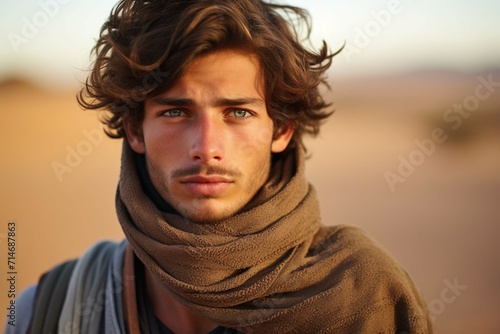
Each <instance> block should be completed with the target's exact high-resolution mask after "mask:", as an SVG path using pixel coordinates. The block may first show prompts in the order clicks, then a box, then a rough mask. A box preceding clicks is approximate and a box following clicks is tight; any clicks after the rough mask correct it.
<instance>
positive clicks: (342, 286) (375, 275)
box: [116, 141, 432, 334]
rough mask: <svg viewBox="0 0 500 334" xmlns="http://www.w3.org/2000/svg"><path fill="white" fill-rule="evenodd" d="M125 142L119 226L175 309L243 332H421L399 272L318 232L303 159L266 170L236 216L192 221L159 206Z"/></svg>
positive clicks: (342, 229)
mask: <svg viewBox="0 0 500 334" xmlns="http://www.w3.org/2000/svg"><path fill="white" fill-rule="evenodd" d="M137 161H138V157H137V154H136V153H134V152H133V151H132V150H131V149H130V147H129V145H128V144H127V143H126V141H124V146H123V155H122V169H121V175H120V181H119V186H118V190H117V196H116V207H117V213H118V219H119V221H120V224H121V226H122V228H123V231H124V233H125V236H126V238H127V240H128V242H129V244H130V246H131V247H132V249H133V251H134V253H135V254H136V256H137V257H138V258H139V259H140V260H141V262H143V264H144V265H145V268H146V270H149V271H151V273H152V274H153V275H155V276H156V277H157V278H158V279H159V280H160V281H161V282H162V284H163V286H164V288H165V289H166V290H167V291H168V292H169V293H170V294H171V295H172V296H173V297H174V298H175V299H176V300H178V301H179V302H181V303H182V304H184V305H185V306H186V307H188V308H189V309H191V310H192V311H194V312H196V313H198V314H200V315H201V316H203V317H206V318H209V319H211V320H213V321H215V322H217V323H219V324H220V325H222V326H225V327H230V328H235V329H238V330H240V331H242V332H245V333H252V332H253V333H395V332H397V333H399V332H407V333H412V334H413V333H429V332H432V329H431V326H430V323H429V320H428V316H427V312H426V309H425V304H424V302H423V301H422V299H421V297H420V295H419V293H418V291H417V290H416V288H415V286H414V284H413V282H412V281H411V279H410V278H409V276H408V275H407V274H406V272H405V271H404V270H403V269H402V268H401V267H400V266H399V265H398V264H397V263H396V262H395V261H394V260H393V259H392V258H391V257H390V256H389V255H388V254H387V253H386V252H385V251H383V250H382V249H381V248H380V247H379V246H378V245H377V244H376V243H374V242H373V241H372V240H371V239H370V238H368V237H367V236H366V235H365V233H364V232H362V231H361V230H359V229H358V228H354V227H348V226H325V225H323V224H322V223H321V219H320V209H319V204H318V200H317V196H316V193H315V191H314V188H313V187H312V186H311V185H310V184H308V182H307V181H306V179H305V175H304V165H305V163H304V152H303V151H302V150H300V149H296V150H291V151H289V152H288V153H286V154H283V155H282V156H280V157H279V158H278V159H276V161H274V162H273V165H272V168H271V172H270V176H269V178H268V180H267V182H266V183H265V185H264V186H263V187H262V188H261V190H260V191H259V192H258V193H257V194H256V196H255V197H254V198H253V199H252V200H251V201H250V202H249V203H248V204H247V205H246V206H245V207H244V208H243V209H242V210H241V211H240V212H239V213H238V214H236V215H234V216H232V217H230V218H228V219H225V220H222V221H218V222H214V223H195V222H192V221H189V220H188V219H186V218H184V217H182V216H180V215H178V214H175V213H172V212H165V211H162V210H161V209H159V208H158V206H157V205H155V203H154V202H153V201H152V200H151V198H150V197H149V196H148V195H147V194H146V193H145V192H144V190H143V189H142V186H141V181H140V177H139V173H138V172H137Z"/></svg>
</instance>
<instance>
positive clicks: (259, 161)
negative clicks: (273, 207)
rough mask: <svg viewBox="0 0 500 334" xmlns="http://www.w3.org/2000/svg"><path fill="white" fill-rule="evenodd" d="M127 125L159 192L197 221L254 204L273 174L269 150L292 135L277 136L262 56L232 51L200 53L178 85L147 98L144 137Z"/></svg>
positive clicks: (288, 132) (278, 148)
mask: <svg viewBox="0 0 500 334" xmlns="http://www.w3.org/2000/svg"><path fill="white" fill-rule="evenodd" d="M125 129H126V132H127V138H128V141H129V143H130V145H131V147H132V149H133V150H134V151H135V152H137V153H145V156H146V164H147V168H148V171H149V175H150V177H151V180H152V182H153V185H154V186H155V188H156V189H157V191H158V192H159V193H160V195H161V196H162V197H163V198H164V199H165V200H166V201H167V202H168V203H169V204H170V205H172V207H174V208H175V209H176V210H177V211H178V212H179V213H180V214H181V215H183V216H184V217H186V218H188V219H191V220H193V221H197V222H210V221H217V220H221V219H225V218H228V217H230V216H232V215H234V214H235V213H236V212H237V211H238V210H240V209H241V208H242V207H243V206H244V205H245V204H246V203H248V201H249V200H250V199H251V198H252V197H253V196H254V195H255V194H256V192H257V191H258V190H259V188H260V187H261V186H262V185H263V184H264V182H265V181H266V180H267V177H268V174H269V170H270V160H271V152H275V153H277V152H281V151H283V150H284V149H285V148H286V146H287V145H288V142H289V141H290V138H291V136H292V133H293V129H292V128H291V127H288V128H285V129H284V130H283V131H281V132H280V133H279V135H278V136H276V137H275V138H274V139H273V121H272V119H271V118H270V117H269V115H268V113H267V109H266V103H265V99H264V91H263V82H262V76H261V75H260V67H259V63H258V60H257V58H256V57H255V56H253V55H247V54H243V53H237V52H232V51H224V52H217V53H212V54H209V55H206V56H203V57H200V58H198V59H196V60H195V61H194V62H193V63H192V64H191V65H190V66H189V68H188V70H187V71H186V72H185V74H184V75H183V76H182V77H181V78H180V79H179V81H178V82H176V84H175V85H174V86H172V87H171V88H169V89H168V90H166V91H164V92H163V93H161V94H160V95H158V96H155V97H152V98H148V99H146V100H145V102H144V120H143V123H142V136H141V135H139V132H138V131H137V130H134V129H133V127H132V126H131V125H130V124H129V123H128V122H125Z"/></svg>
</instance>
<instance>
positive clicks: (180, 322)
mask: <svg viewBox="0 0 500 334" xmlns="http://www.w3.org/2000/svg"><path fill="white" fill-rule="evenodd" d="M145 269H146V270H145V273H144V274H145V283H146V293H147V295H148V300H149V302H150V303H151V305H150V306H151V308H152V309H153V313H154V315H155V316H156V317H157V318H158V319H159V320H160V321H161V322H162V323H163V324H164V325H165V326H167V327H168V328H169V329H170V330H171V331H173V332H174V333H178V334H206V333H209V332H210V331H212V330H213V329H215V328H216V327H218V325H217V324H216V323H215V322H213V321H212V320H209V319H206V318H203V317H201V316H199V315H198V314H196V313H194V312H192V311H191V310H189V309H188V308H187V307H186V306H184V305H183V304H181V303H180V302H178V301H177V300H176V299H174V298H173V297H172V296H171V295H170V294H169V293H168V292H167V291H166V290H165V288H164V287H163V286H162V284H161V283H160V282H159V281H158V279H157V278H156V277H154V276H153V274H152V273H151V272H150V271H149V270H148V269H147V268H145Z"/></svg>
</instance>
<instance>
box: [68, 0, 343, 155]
mask: <svg viewBox="0 0 500 334" xmlns="http://www.w3.org/2000/svg"><path fill="white" fill-rule="evenodd" d="M302 26H305V28H306V30H305V33H306V34H305V39H304V41H307V40H308V38H309V34H310V31H311V25H310V20H309V14H308V12H307V11H306V10H304V9H301V8H298V7H294V6H287V5H277V4H269V3H265V2H263V1H261V0H197V1H192V0H191V1H189V0H150V1H145V0H122V1H120V2H119V3H118V4H117V5H116V6H115V7H114V9H113V10H112V11H111V14H110V16H109V19H108V20H107V21H106V22H105V23H104V25H103V26H102V28H101V32H100V36H99V40H98V41H97V44H96V46H95V47H94V49H93V52H95V54H96V60H95V63H94V64H93V69H92V72H91V74H90V75H89V77H88V78H87V81H86V84H85V87H84V88H83V89H82V90H81V91H80V93H79V94H78V102H79V104H80V105H81V106H82V107H83V108H86V109H105V110H107V112H106V113H105V114H104V115H103V117H102V118H101V121H102V122H103V123H104V124H105V132H106V134H107V135H108V136H110V137H112V138H121V137H124V134H125V132H124V129H123V120H124V119H125V118H129V119H130V121H131V122H132V124H133V125H134V126H136V127H137V128H138V129H140V126H141V123H142V120H143V117H144V100H145V99H146V98H148V97H151V96H155V95H157V94H159V93H161V92H163V91H165V90H166V89H168V88H169V87H170V86H172V85H173V84H174V83H175V82H176V81H177V80H178V79H179V78H180V77H181V76H182V75H183V73H184V72H185V71H186V69H187V67H188V66H189V65H190V63H191V62H192V61H193V60H194V59H196V58H197V57H200V56H201V55H204V54H207V53H211V52H215V51H221V50H226V49H236V50H244V51H248V52H251V53H254V54H255V55H256V56H257V57H258V59H259V62H260V66H261V70H262V73H263V75H264V87H265V90H264V91H265V98H266V103H267V110H268V112H269V115H270V117H271V118H272V119H273V122H274V125H275V131H278V130H279V129H281V128H282V127H283V126H284V125H287V124H291V125H292V126H293V127H294V129H295V132H294V136H293V138H292V142H291V146H295V145H301V144H302V135H303V134H304V133H307V134H311V135H316V134H317V133H318V132H319V127H320V125H321V122H322V121H323V120H324V119H325V118H327V117H328V116H329V115H330V114H331V113H332V111H330V110H327V109H328V107H329V104H327V103H326V102H325V101H324V99H323V98H322V96H321V95H320V93H319V91H318V86H319V85H320V84H326V82H325V79H324V75H325V71H326V70H327V69H328V68H329V67H330V64H331V60H332V57H333V56H335V55H336V54H337V53H338V52H340V50H339V51H337V52H335V53H330V52H329V51H328V48H327V45H326V43H325V42H324V41H323V45H322V47H321V48H320V49H319V50H318V51H317V52H315V51H311V50H309V49H307V48H306V47H305V46H304V44H303V43H302V42H301V40H300V36H299V35H300V34H299V31H298V30H299V28H300V27H302Z"/></svg>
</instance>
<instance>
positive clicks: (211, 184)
mask: <svg viewBox="0 0 500 334" xmlns="http://www.w3.org/2000/svg"><path fill="white" fill-rule="evenodd" d="M180 183H181V184H182V185H183V186H184V187H185V188H186V189H187V190H188V191H189V192H190V193H192V194H194V195H198V196H217V195H220V194H222V193H223V192H224V191H225V190H226V189H227V188H228V187H229V186H230V185H231V184H232V183H233V180H231V179H230V178H228V177H225V176H221V175H193V176H187V177H183V178H181V179H180Z"/></svg>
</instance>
